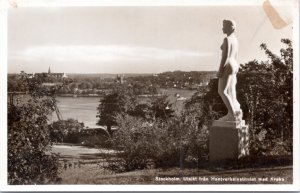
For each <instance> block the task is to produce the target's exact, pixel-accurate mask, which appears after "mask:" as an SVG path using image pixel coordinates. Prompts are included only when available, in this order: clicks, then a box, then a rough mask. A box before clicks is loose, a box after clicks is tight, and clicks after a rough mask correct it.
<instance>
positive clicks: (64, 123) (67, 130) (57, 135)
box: [49, 119, 84, 143]
mask: <svg viewBox="0 0 300 193" xmlns="http://www.w3.org/2000/svg"><path fill="white" fill-rule="evenodd" d="M83 128H84V124H83V123H80V122H78V120H74V119H67V120H59V121H56V122H53V123H52V124H51V125H49V129H50V134H51V139H52V141H53V142H65V143H80V136H81V131H82V130H83Z"/></svg>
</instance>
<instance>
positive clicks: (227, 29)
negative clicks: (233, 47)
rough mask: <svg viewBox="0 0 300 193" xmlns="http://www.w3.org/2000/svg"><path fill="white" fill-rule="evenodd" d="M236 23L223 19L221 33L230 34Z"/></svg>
mask: <svg viewBox="0 0 300 193" xmlns="http://www.w3.org/2000/svg"><path fill="white" fill-rule="evenodd" d="M235 28H236V24H235V22H234V21H233V20H223V33H225V34H231V33H232V32H234V30H235Z"/></svg>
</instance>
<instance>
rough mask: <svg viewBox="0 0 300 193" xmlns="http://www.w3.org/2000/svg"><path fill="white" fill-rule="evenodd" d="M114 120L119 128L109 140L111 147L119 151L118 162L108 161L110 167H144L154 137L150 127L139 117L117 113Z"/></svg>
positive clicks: (116, 168)
mask: <svg viewBox="0 0 300 193" xmlns="http://www.w3.org/2000/svg"><path fill="white" fill-rule="evenodd" d="M116 121H117V123H118V125H119V129H118V130H117V131H116V132H115V133H114V135H113V138H112V140H111V142H112V146H113V148H115V149H116V150H118V151H119V154H118V158H119V159H120V160H119V162H117V163H115V162H113V161H110V162H109V164H110V168H114V170H116V171H131V170H137V169H144V168H147V166H148V161H149V159H150V157H151V154H153V151H154V146H153V144H154V143H155V140H156V139H155V138H153V136H152V135H153V132H152V131H151V127H147V126H146V125H145V124H144V122H143V120H142V119H140V118H136V117H132V116H129V115H126V114H123V115H121V114H118V115H117V116H116Z"/></svg>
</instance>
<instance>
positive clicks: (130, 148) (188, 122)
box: [109, 114, 207, 171]
mask: <svg viewBox="0 0 300 193" xmlns="http://www.w3.org/2000/svg"><path fill="white" fill-rule="evenodd" d="M116 121H117V123H118V125H119V129H118V130H117V131H116V132H115V133H114V135H113V137H112V139H111V142H112V145H113V147H114V148H115V149H116V150H118V152H119V154H118V158H119V161H118V162H115V161H113V160H112V161H110V162H109V165H110V168H111V169H114V170H117V171H131V170H137V169H144V168H147V167H149V166H151V165H153V166H154V167H172V166H180V167H183V166H184V163H185V162H186V161H188V162H194V163H195V162H197V163H199V162H201V160H203V157H202V155H203V154H205V152H206V151H207V144H206V140H205V139H206V138H207V129H206V128H205V127H202V128H200V127H198V126H197V125H198V122H197V120H196V118H195V117H194V116H192V115H188V114H183V115H182V116H181V117H173V118H170V119H168V120H167V121H162V120H159V119H158V120H156V121H155V122H152V123H149V122H145V121H144V120H143V119H141V118H137V117H133V116H130V115H126V114H123V115H121V114H118V115H117V116H116Z"/></svg>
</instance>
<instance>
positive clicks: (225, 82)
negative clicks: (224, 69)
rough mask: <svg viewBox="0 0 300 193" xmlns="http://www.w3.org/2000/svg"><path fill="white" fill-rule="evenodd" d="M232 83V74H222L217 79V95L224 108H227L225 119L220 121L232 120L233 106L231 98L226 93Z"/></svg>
mask: <svg viewBox="0 0 300 193" xmlns="http://www.w3.org/2000/svg"><path fill="white" fill-rule="evenodd" d="M231 83H232V74H228V75H227V74H224V75H223V76H222V77H221V78H219V85H218V93H219V95H220V96H221V98H222V100H223V102H224V104H225V106H226V107H227V110H228V114H227V115H226V116H225V117H222V118H221V120H223V119H224V120H225V119H226V120H228V119H233V118H234V106H233V105H234V104H233V101H232V99H231V96H230V95H229V93H228V90H229V88H230V85H231Z"/></svg>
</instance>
